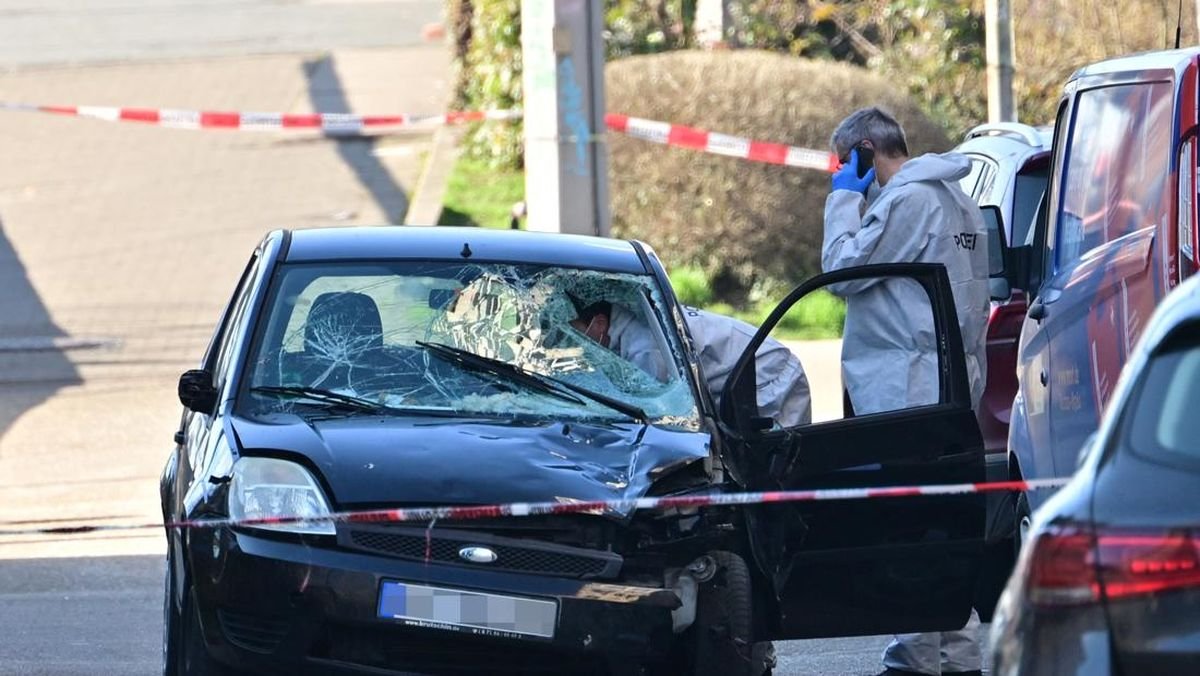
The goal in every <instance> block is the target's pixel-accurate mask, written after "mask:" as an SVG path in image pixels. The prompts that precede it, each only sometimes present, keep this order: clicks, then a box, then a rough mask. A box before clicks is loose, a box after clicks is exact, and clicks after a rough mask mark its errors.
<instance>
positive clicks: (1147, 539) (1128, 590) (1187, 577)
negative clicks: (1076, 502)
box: [1099, 531, 1200, 599]
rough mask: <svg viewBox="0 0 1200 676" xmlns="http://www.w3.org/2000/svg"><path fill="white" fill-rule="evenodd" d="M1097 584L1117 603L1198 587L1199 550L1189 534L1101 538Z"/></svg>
mask: <svg viewBox="0 0 1200 676" xmlns="http://www.w3.org/2000/svg"><path fill="white" fill-rule="evenodd" d="M1099 545H1100V546H1099V563H1100V583H1101V585H1102V586H1103V589H1104V594H1105V595H1106V596H1107V597H1108V598H1110V599H1119V598H1124V597H1127V596H1137V595H1139V594H1153V593H1155V592H1161V591H1167V590H1170V589H1181V588H1184V587H1196V586H1200V550H1198V548H1197V547H1198V543H1197V542H1196V540H1195V538H1194V537H1193V536H1192V534H1191V533H1190V532H1186V531H1185V532H1178V531H1177V532H1173V533H1121V534H1102V535H1100V539H1099Z"/></svg>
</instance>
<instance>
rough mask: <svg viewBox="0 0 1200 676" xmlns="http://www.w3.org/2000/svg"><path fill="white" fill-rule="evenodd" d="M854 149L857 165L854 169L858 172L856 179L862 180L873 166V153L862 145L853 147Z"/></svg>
mask: <svg viewBox="0 0 1200 676" xmlns="http://www.w3.org/2000/svg"><path fill="white" fill-rule="evenodd" d="M854 149H855V150H857V151H858V165H857V166H855V167H854V169H855V171H857V172H858V177H859V178H862V177H863V176H866V175H867V172H868V171H870V170H871V167H872V166H874V164H875V151H874V150H871V149H870V148H868V147H866V146H862V145H859V146H855V147H854Z"/></svg>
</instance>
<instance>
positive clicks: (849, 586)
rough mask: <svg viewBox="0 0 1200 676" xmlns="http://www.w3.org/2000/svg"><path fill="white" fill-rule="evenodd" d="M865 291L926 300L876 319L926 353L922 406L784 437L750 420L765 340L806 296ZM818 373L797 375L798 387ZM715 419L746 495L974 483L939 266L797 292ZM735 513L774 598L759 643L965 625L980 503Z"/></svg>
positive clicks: (935, 500)
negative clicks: (895, 326) (898, 327)
mask: <svg viewBox="0 0 1200 676" xmlns="http://www.w3.org/2000/svg"><path fill="white" fill-rule="evenodd" d="M871 284H885V285H889V286H887V287H886V289H887V291H888V293H893V292H899V291H903V293H904V294H907V297H909V298H918V297H924V298H927V299H928V305H927V306H925V307H915V306H914V307H905V309H904V311H903V312H901V313H899V314H900V315H903V316H900V317H890V318H889V321H893V322H900V323H901V324H904V323H907V325H909V326H911V327H912V330H913V331H914V334H915V335H916V336H918V338H914V339H913V340H915V341H916V342H917V343H920V344H923V345H925V346H926V348H927V352H928V354H926V362H925V363H926V364H927V366H928V370H929V372H930V373H932V372H933V371H936V377H935V378H930V380H931V382H932V381H936V386H932V388H931V390H930V394H929V400H928V401H923V402H920V403H918V404H917V405H910V406H909V407H907V408H902V409H900V410H891V411H883V412H874V413H863V412H862V411H861V410H860V411H859V413H858V414H857V415H856V416H854V417H847V418H844V419H840V420H827V421H824V422H820V421H818V422H814V423H811V424H805V425H800V426H797V427H793V428H788V429H783V428H781V427H780V426H779V425H778V424H776V423H775V422H774V421H773V420H771V419H770V418H765V417H763V416H761V415H760V413H759V410H760V406H761V404H760V402H759V401H758V393H759V392H760V391H762V390H760V389H759V388H758V386H757V376H756V369H755V353H756V352H757V351H758V348H759V347H760V346H761V345H762V344H763V342H764V341H765V340H766V339H767V337H768V336H769V334H770V332H771V330H772V329H773V328H774V327H775V326H776V325H777V324H778V323H779V321H780V320H781V319H782V318H783V317H784V316H785V315H787V313H788V311H789V310H790V309H791V308H792V307H793V306H794V305H796V303H798V302H799V301H801V300H802V299H803V298H805V297H806V296H808V295H810V294H811V293H813V292H815V291H817V290H819V289H822V288H825V287H832V289H833V290H834V291H835V293H837V292H838V291H842V292H845V291H846V289H847V285H858V288H865V287H866V286H869V285H871ZM839 287H840V288H839ZM922 291H923V292H924V294H922V293H921V292H922ZM901 295H902V294H901ZM906 340H908V339H907V338H901V339H900V340H899V343H904V342H905V341H906ZM922 341H925V342H924V343H922ZM935 362H936V364H935ZM819 367H820V365H819V364H814V365H812V366H810V368H809V373H810V376H809V377H810V381H811V379H812V377H813V376H812V374H813V373H815V372H816V368H819ZM824 370H826V371H828V370H830V369H829V368H826V369H824ZM834 372H836V371H834ZM885 377H886V373H883V372H881V373H880V378H881V379H882V378H885ZM822 385H826V387H827V384H825V383H814V392H817V388H820V387H822ZM885 385H886V384H885V383H883V382H881V383H880V386H881V387H883V386H885ZM815 398H816V397H815V396H814V399H815ZM721 417H722V420H723V422H724V425H725V427H726V428H727V430H728V431H729V433H730V435H731V436H732V437H733V439H732V443H731V444H730V448H729V451H728V453H729V454H730V455H731V456H732V457H730V458H729V459H730V460H731V461H732V463H731V464H732V467H731V469H732V470H734V471H735V474H736V476H738V477H739V479H740V480H741V481H743V482H744V483H745V484H747V485H748V486H749V487H750V489H751V490H756V491H758V490H804V489H816V488H861V487H885V486H908V485H922V486H925V485H939V484H959V483H975V482H982V481H984V472H985V469H984V450H983V443H982V439H981V437H980V433H979V426H978V423H977V422H976V420H975V414H974V413H973V412H972V411H971V397H970V390H969V387H968V379H967V371H966V361H965V358H964V353H963V343H962V338H961V336H960V332H959V327H958V319H957V316H956V313H955V306H954V299H953V296H952V294H951V290H950V282H949V279H948V277H947V274H946V270H945V268H944V267H943V266H941V265H932V264H889V265H871V266H862V267H857V268H853V269H847V270H841V271H837V272H833V273H829V274H825V275H820V276H818V277H816V278H814V279H812V280H809V281H808V282H806V283H804V284H802V285H801V286H800V287H798V288H796V289H795V290H794V291H792V292H791V294H789V295H788V297H787V298H786V299H785V300H784V301H783V303H781V304H780V305H779V307H777V308H776V309H775V310H774V311H773V312H772V313H771V315H770V316H769V317H768V318H767V320H766V322H765V323H764V324H763V325H762V327H761V328H760V329H759V331H758V333H757V334H756V335H755V337H754V340H753V341H752V342H751V344H750V345H749V346H748V347H747V349H746V350H745V352H744V353H743V354H742V356H741V359H740V360H739V361H738V363H737V365H736V366H735V367H734V370H733V372H732V373H731V374H730V377H729V380H728V382H727V384H726V387H725V390H724V392H723V393H722V395H721ZM816 417H818V418H819V417H820V416H816ZM745 515H746V521H747V532H748V534H749V539H750V545H751V549H752V551H753V554H754V558H755V559H756V562H757V564H758V566H759V568H760V570H761V572H762V573H763V574H764V576H765V577H766V578H767V580H769V581H770V583H771V586H772V587H773V589H772V591H773V594H774V597H775V600H776V601H777V606H776V608H777V610H778V613H777V614H769V615H768V623H769V624H770V623H772V621H774V622H773V624H774V626H773V627H770V628H769V630H768V635H767V636H765V637H764V638H770V639H796V638H817V637H826V636H851V635H866V634H884V633H909V632H919V631H934V630H949V629H960V628H962V627H963V625H965V624H966V622H967V619H968V616H969V614H970V611H971V606H972V597H973V591H974V586H975V580H976V575H977V572H978V568H979V565H980V562H981V558H982V544H983V534H984V520H985V513H984V496H983V495H978V494H959V495H943V496H935V497H923V496H918V497H889V498H875V499H866V500H837V501H820V502H793V503H786V504H775V505H771V504H765V505H756V506H753V507H749V508H747V509H746V511H745Z"/></svg>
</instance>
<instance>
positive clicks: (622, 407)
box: [417, 340, 650, 425]
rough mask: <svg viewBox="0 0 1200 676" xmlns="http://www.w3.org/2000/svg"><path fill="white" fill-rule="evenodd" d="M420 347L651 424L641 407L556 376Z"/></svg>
mask: <svg viewBox="0 0 1200 676" xmlns="http://www.w3.org/2000/svg"><path fill="white" fill-rule="evenodd" d="M417 345H420V346H421V347H423V348H425V349H426V350H429V353H430V354H432V355H435V356H437V357H440V358H442V359H445V360H447V361H449V362H452V363H454V364H460V365H462V366H466V367H468V368H472V369H474V370H477V371H480V372H483V373H488V374H491V375H495V376H499V377H502V378H506V379H508V380H511V381H514V382H519V383H521V384H524V385H527V386H529V387H530V388H532V389H536V390H538V391H540V392H544V393H546V394H549V395H551V396H555V397H558V398H559V399H563V400H566V401H570V402H573V403H576V404H583V401H582V400H581V399H579V398H578V397H575V396H572V395H571V394H570V393H571V392H574V393H575V394H578V395H581V396H584V397H587V398H588V399H591V400H592V401H594V402H596V403H598V404H602V405H604V406H607V407H608V408H611V409H612V410H614V411H616V412H618V413H622V414H624V415H627V416H629V417H630V418H633V419H634V420H635V421H636V422H640V423H642V424H643V425H648V424H650V417H649V416H647V415H646V412H645V411H644V410H642V408H641V407H640V406H637V405H635V404H630V403H627V402H624V401H621V400H620V399H614V398H612V397H610V396H608V395H607V394H601V393H599V392H596V391H594V390H590V389H588V388H586V387H583V386H580V385H576V384H574V383H568V382H566V381H565V380H559V379H558V378H555V377H553V376H547V375H543V374H541V373H533V372H531V371H526V370H525V369H523V368H521V367H520V366H517V365H515V364H510V363H508V362H505V361H500V360H499V359H493V358H492V357H485V356H483V355H481V354H475V353H474V352H471V351H469V350H464V349H462V348H460V347H453V346H451V345H445V344H443V343H427V342H425V341H421V340H418V341H417ZM563 390H567V392H564V391H563Z"/></svg>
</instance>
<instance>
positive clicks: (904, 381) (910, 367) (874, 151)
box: [821, 108, 990, 676]
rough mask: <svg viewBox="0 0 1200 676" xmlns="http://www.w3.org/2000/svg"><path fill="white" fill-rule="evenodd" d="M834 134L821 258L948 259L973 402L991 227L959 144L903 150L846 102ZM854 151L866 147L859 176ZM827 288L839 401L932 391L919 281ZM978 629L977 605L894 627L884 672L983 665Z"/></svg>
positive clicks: (980, 372)
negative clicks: (947, 149) (962, 615)
mask: <svg viewBox="0 0 1200 676" xmlns="http://www.w3.org/2000/svg"><path fill="white" fill-rule="evenodd" d="M830 145H831V146H832V149H833V152H835V153H836V154H837V156H838V157H839V158H841V159H842V162H843V167H842V168H841V169H839V170H838V171H837V172H836V173H835V174H834V175H833V180H832V190H831V192H830V194H829V197H828V198H827V199H826V201H825V240H824V243H823V245H822V248H821V267H822V268H823V269H824V270H825V271H826V272H831V271H833V270H840V269H843V268H849V267H854V266H859V265H868V264H872V263H941V264H943V265H945V266H946V270H947V272H948V273H949V277H950V283H951V287H952V290H953V293H954V305H955V309H956V311H957V313H958V321H959V327H960V329H961V331H962V339H963V348H964V351H965V353H966V355H965V356H966V362H967V373H968V378H969V382H970V387H971V402H972V406H973V407H974V406H978V405H979V400H980V398H981V396H982V395H983V388H984V380H985V376H986V368H985V358H986V357H985V349H986V344H985V341H986V329H987V317H988V305H989V301H990V296H989V292H988V251H987V246H988V238H987V233H986V230H985V226H984V223H983V218H982V217H981V216H980V213H979V207H978V206H977V205H976V204H975V203H974V202H972V201H971V199H970V198H969V197H968V196H967V195H966V194H965V193H964V192H963V191H962V189H961V188H960V187H959V185H958V180H959V179H960V178H962V177H963V176H966V175H967V173H968V172H969V170H970V162H969V160H968V159H967V158H966V157H965V156H963V155H960V154H958V153H946V154H942V155H937V154H928V155H922V156H920V157H916V158H912V159H910V158H909V157H908V146H907V142H906V140H905V136H904V130H903V129H902V128H901V126H900V124H899V123H898V122H896V120H895V119H894V118H893V117H892V116H891V115H889V114H888V113H886V112H884V111H882V110H880V109H878V108H865V109H862V110H858V111H856V112H854V113H852V114H851V115H850V116H849V117H847V118H846V119H845V120H843V121H842V122H841V124H840V125H838V127H837V130H836V131H834V133H833V136H832V138H831V140H830ZM860 154H861V155H863V157H865V158H873V162H872V163H871V164H872V167H871V169H870V170H869V171H867V172H866V174H865V175H863V176H861V177H860V176H859V172H858V171H857V166H858V164H859V159H860V157H859V156H860ZM864 164H865V162H864ZM876 182H877V183H878V189H877V190H876V189H875V188H874V184H875V183H876ZM868 195H870V199H868ZM830 290H831V291H832V292H833V293H835V294H837V295H839V296H842V297H843V298H845V299H846V326H845V331H844V333H843V339H842V375H843V379H844V382H845V389H846V397H847V400H848V401H847V403H848V406H847V409H848V410H847V413H848V414H849V415H863V414H867V413H877V412H881V411H892V410H898V409H904V408H909V407H912V406H918V405H922V404H932V403H936V402H937V400H938V386H939V376H938V360H937V345H936V342H935V341H936V339H935V336H934V332H933V318H932V313H931V311H930V310H929V308H930V303H929V297H928V295H927V294H926V293H925V291H924V290H923V289H922V288H921V287H920V286H919V285H918V284H917V283H916V282H914V281H912V280H906V279H891V280H862V281H855V282H849V283H846V284H840V285H834V286H832V287H830ZM978 633H979V616H978V614H977V613H975V612H974V611H972V613H971V618H970V620H969V621H968V623H967V626H966V627H964V628H963V629H962V630H959V631H950V632H940V633H936V632H935V633H925V634H906V635H900V636H896V637H895V639H894V640H893V641H892V643H891V644H890V645H889V646H888V647H887V649H886V650H885V651H884V653H883V666H884V667H885V669H886V671H884V672H883V673H884V674H889V675H894V674H913V673H916V674H942V676H949V675H950V674H980V673H981V668H982V661H981V655H980V649H979V639H978Z"/></svg>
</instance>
